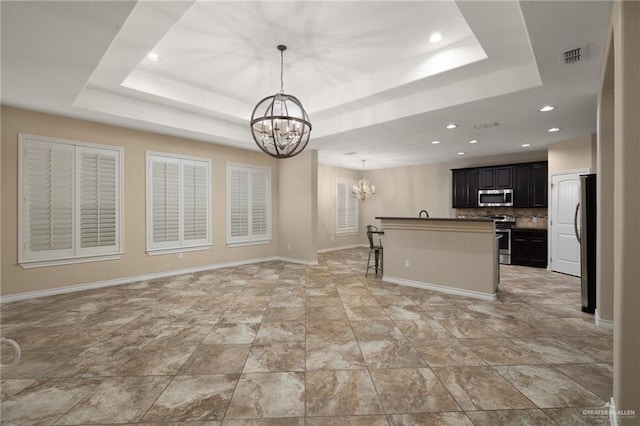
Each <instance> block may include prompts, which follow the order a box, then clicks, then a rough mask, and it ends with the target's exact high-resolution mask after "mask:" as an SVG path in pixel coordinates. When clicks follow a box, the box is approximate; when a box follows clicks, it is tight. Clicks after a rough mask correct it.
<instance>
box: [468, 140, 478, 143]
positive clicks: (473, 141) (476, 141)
mask: <svg viewBox="0 0 640 426" xmlns="http://www.w3.org/2000/svg"><path fill="white" fill-rule="evenodd" d="M469 143H478V139H471V140H470V141H469Z"/></svg>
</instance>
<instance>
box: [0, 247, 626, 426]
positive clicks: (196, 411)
mask: <svg viewBox="0 0 640 426" xmlns="http://www.w3.org/2000/svg"><path fill="white" fill-rule="evenodd" d="M366 255H367V251H366V249H352V250H343V251H337V252H332V253H328V254H322V255H320V256H319V257H320V261H319V265H318V266H313V267H309V266H300V265H294V264H288V263H282V262H270V263H263V264H256V265H248V266H242V267H237V268H228V269H221V270H215V271H210V272H205V273H198V274H192V275H182V276H178V277H173V278H166V279H160V280H154V281H143V282H138V283H133V284H128V285H122V286H117V287H110V288H104V289H98V290H90V291H83V292H76V293H72V294H64V295H58V296H51V297H45V298H39V299H31V300H25V301H20V302H14V303H9V304H4V305H2V317H1V318H2V322H1V324H2V335H3V336H6V337H11V338H13V339H15V340H16V341H17V342H18V343H19V344H20V345H21V347H22V358H21V360H20V362H19V363H18V364H17V365H16V366H15V367H13V368H5V369H4V370H2V388H1V390H2V392H1V394H2V395H1V401H2V402H1V405H0V409H1V411H2V414H1V418H0V419H1V422H2V424H4V425H12V424H56V425H71V424H116V423H117V424H123V423H146V424H150V423H173V424H177V423H186V424H191V425H194V424H203V425H204V424H209V425H224V426H227V425H228V426H232V425H304V424H306V425H310V426H315V425H322V426H327V425H367V426H369V425H456V426H458V425H520V424H527V425H548V424H556V423H557V424H564V425H579V424H606V423H607V419H606V418H604V417H598V416H585V415H583V410H584V409H585V408H601V407H603V406H604V404H605V402H606V401H608V400H609V397H610V396H611V393H612V385H611V383H612V374H613V373H612V370H613V369H612V363H613V359H612V332H611V331H609V330H604V329H600V328H597V327H595V326H594V325H593V317H592V316H590V315H587V314H583V313H582V312H580V302H579V301H580V298H579V281H578V280H577V279H576V278H573V277H568V276H564V275H561V274H555V273H549V272H547V271H545V270H538V269H532V268H523V267H515V266H506V267H505V266H503V267H502V286H501V293H500V296H499V301H497V302H494V303H492V302H485V301H479V300H474V299H469V298H464V297H459V296H450V295H446V294H442V293H435V292H431V291H425V290H420V289H414V288H409V287H400V286H396V285H392V284H387V283H384V282H382V281H380V279H379V278H375V277H372V276H370V277H369V279H366V278H365V277H364V265H365V264H366ZM3 349H7V348H5V347H4V346H3ZM10 355H11V351H8V350H4V351H3V354H2V357H3V359H4V361H3V362H5V363H6V362H8V359H7V357H10Z"/></svg>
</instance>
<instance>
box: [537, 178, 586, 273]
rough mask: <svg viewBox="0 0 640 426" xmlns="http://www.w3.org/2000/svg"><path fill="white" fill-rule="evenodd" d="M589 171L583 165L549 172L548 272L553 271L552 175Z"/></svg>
mask: <svg viewBox="0 0 640 426" xmlns="http://www.w3.org/2000/svg"><path fill="white" fill-rule="evenodd" d="M590 173H591V167H583V168H580V169H571V170H561V171H557V172H553V173H549V182H548V184H549V188H547V189H548V192H547V194H549V199H548V200H547V201H548V203H549V211H548V212H547V216H548V218H549V226H548V227H547V271H549V272H553V270H552V269H551V255H552V254H553V251H552V243H553V233H552V231H551V229H552V228H553V221H552V218H553V209H554V208H555V206H554V205H553V195H554V193H553V177H554V176H562V175H573V174H580V175H587V174H590Z"/></svg>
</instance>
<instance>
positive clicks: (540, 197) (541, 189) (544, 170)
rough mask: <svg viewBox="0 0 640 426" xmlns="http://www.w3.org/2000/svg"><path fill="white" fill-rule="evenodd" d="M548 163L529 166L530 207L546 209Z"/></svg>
mask: <svg viewBox="0 0 640 426" xmlns="http://www.w3.org/2000/svg"><path fill="white" fill-rule="evenodd" d="M547 176H548V163H546V162H544V163H533V164H532V165H531V207H547V195H548V194H547V187H548V185H547V181H548V177H547Z"/></svg>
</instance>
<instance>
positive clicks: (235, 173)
mask: <svg viewBox="0 0 640 426" xmlns="http://www.w3.org/2000/svg"><path fill="white" fill-rule="evenodd" d="M228 180H229V184H228V185H229V189H228V191H227V194H229V195H228V196H229V203H228V204H229V207H228V209H229V212H228V221H229V226H228V229H229V231H228V233H229V240H233V239H236V240H242V239H243V238H246V237H248V236H249V170H247V169H242V168H240V167H229V177H228Z"/></svg>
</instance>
